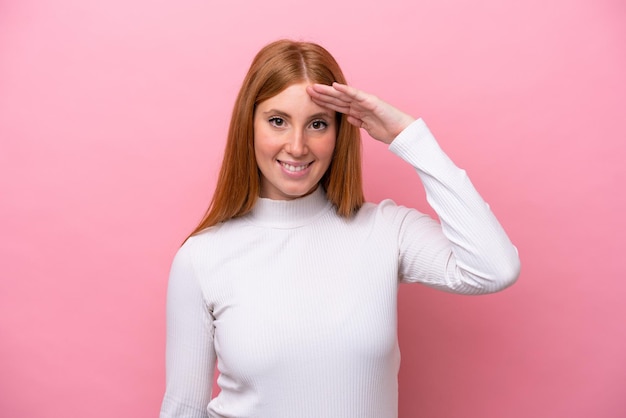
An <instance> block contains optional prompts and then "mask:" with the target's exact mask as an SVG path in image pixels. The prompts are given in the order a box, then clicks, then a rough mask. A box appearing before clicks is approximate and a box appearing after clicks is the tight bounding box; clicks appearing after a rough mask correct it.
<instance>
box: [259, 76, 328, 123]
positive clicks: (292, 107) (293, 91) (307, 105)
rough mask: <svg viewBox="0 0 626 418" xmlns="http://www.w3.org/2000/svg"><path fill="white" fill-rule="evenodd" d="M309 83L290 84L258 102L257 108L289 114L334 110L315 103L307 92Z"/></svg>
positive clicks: (307, 113)
mask: <svg viewBox="0 0 626 418" xmlns="http://www.w3.org/2000/svg"><path fill="white" fill-rule="evenodd" d="M309 85H310V83H298V84H292V85H290V86H289V87H287V88H286V89H284V90H283V91H281V92H280V93H278V94H277V95H276V96H273V97H270V98H269V99H267V100H265V101H263V102H261V103H259V104H258V105H257V109H258V110H260V111H261V112H267V111H272V110H275V111H280V112H283V113H286V114H289V115H294V116H296V115H309V114H318V113H326V114H328V115H329V116H332V115H334V113H335V112H333V111H330V110H328V109H326V108H323V107H321V106H319V105H317V104H316V103H315V102H313V100H312V99H311V96H309V93H307V91H306V88H307V86H309Z"/></svg>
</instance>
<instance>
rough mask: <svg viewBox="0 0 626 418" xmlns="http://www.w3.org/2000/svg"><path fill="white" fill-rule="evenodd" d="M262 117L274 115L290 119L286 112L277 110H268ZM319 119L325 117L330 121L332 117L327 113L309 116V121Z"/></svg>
mask: <svg viewBox="0 0 626 418" xmlns="http://www.w3.org/2000/svg"><path fill="white" fill-rule="evenodd" d="M263 114H264V115H266V116H267V115H270V114H274V115H280V116H282V117H284V118H287V119H291V115H290V114H289V113H287V112H283V111H282V110H278V109H270V110H268V111H265V112H263ZM321 117H326V118H329V119H332V116H331V114H330V113H328V112H319V113H315V114H313V115H311V116H309V118H310V119H316V118H321Z"/></svg>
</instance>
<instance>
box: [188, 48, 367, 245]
mask: <svg viewBox="0 0 626 418" xmlns="http://www.w3.org/2000/svg"><path fill="white" fill-rule="evenodd" d="M335 81H337V82H339V83H342V84H346V80H345V77H344V76H343V73H342V72H341V69H340V68H339V65H338V64H337V62H336V61H335V59H334V58H333V57H332V55H330V53H329V52H328V51H327V50H326V49H324V48H323V47H321V46H320V45H317V44H314V43H310V42H297V41H290V40H280V41H276V42H273V43H271V44H269V45H267V46H265V47H264V48H263V49H261V50H260V51H259V53H258V54H257V55H256V57H255V58H254V60H253V61H252V65H251V66H250V69H249V70H248V74H247V75H246V77H245V79H244V81H243V85H242V86H241V89H240V90H239V94H238V96H237V100H236V102H235V106H234V109H233V113H232V117H231V120H230V128H229V131H228V138H227V141H226V149H225V151H224V159H223V161H222V168H221V170H220V173H219V177H218V180H217V186H216V189H215V193H214V194H213V199H212V200H211V204H210V206H209V208H208V210H207V211H206V213H205V215H204V217H203V218H202V221H201V222H200V224H199V225H198V226H197V227H196V229H195V230H194V231H193V232H192V234H191V235H193V234H196V233H198V232H200V231H202V230H203V229H206V228H208V227H210V226H213V225H216V224H218V223H220V222H224V221H227V220H229V219H232V218H235V217H238V216H242V215H245V214H246V213H248V212H250V210H252V208H253V207H254V204H255V202H256V199H257V198H258V196H259V192H260V174H259V169H258V166H257V163H256V158H255V156H254V111H255V109H256V106H257V105H258V104H259V103H261V102H263V101H264V100H267V99H269V98H271V97H274V96H276V95H277V94H279V93H280V92H282V91H283V90H285V89H286V88H287V87H289V86H291V85H293V84H298V83H302V82H310V83H319V84H327V85H331V84H332V83H333V82H335ZM320 183H321V185H322V187H324V189H325V190H326V195H327V197H328V199H329V200H330V201H331V202H332V203H333V204H334V205H335V207H336V210H337V213H338V214H339V215H340V216H344V217H350V216H352V215H353V214H354V213H356V212H357V211H358V210H359V208H360V207H361V206H362V205H363V203H364V201H365V198H364V196H363V188H362V179H361V136H360V132H359V129H358V128H357V127H355V126H354V125H351V124H350V123H348V121H347V119H346V117H345V115H343V114H341V113H337V140H336V144H335V150H334V153H333V158H332V161H331V163H330V166H329V167H328V170H327V171H326V173H325V174H324V176H323V177H322V179H321V182H320Z"/></svg>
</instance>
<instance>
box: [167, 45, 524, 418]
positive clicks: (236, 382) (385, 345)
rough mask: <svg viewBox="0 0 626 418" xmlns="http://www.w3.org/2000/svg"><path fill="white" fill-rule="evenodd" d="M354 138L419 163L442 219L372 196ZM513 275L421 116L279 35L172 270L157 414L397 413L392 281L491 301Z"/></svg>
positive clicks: (258, 67)
mask: <svg viewBox="0 0 626 418" xmlns="http://www.w3.org/2000/svg"><path fill="white" fill-rule="evenodd" d="M361 128H362V129H364V130H365V131H367V133H368V134H369V135H370V136H371V137H372V138H374V139H376V140H379V141H382V142H384V143H387V144H390V146H389V149H390V151H391V152H393V153H395V154H397V155H398V156H400V157H401V158H402V159H403V160H405V161H406V162H407V163H408V164H411V165H412V166H413V167H415V169H416V171H417V173H418V175H419V178H420V179H421V182H422V184H423V186H424V187H425V189H426V194H427V199H428V202H429V203H430V205H431V206H432V207H433V209H434V210H435V211H436V213H437V215H438V216H439V219H440V223H439V222H436V221H434V220H433V219H431V218H429V217H428V216H426V215H424V214H421V213H420V212H418V211H416V210H414V209H409V208H405V207H401V206H397V205H396V204H395V203H393V202H392V201H389V200H386V201H383V202H382V203H380V204H371V203H365V202H364V198H363V192H362V189H361V161H360V136H359V129H361ZM415 187H416V188H417V187H420V186H419V184H417V183H416V184H415ZM518 272H519V259H518V255H517V251H516V249H515V247H514V246H513V245H512V244H511V242H510V241H509V239H508V238H507V236H506V234H505V232H504V231H503V229H502V227H501V226H500V224H499V223H498V221H497V220H496V218H495V217H494V216H493V214H492V213H491V211H490V210H489V207H488V206H487V204H486V203H485V202H484V201H483V200H482V199H481V197H480V196H479V195H478V193H477V192H476V190H475V189H474V187H473V186H472V184H471V183H470V181H469V179H468V177H467V176H466V174H465V172H464V171H463V170H461V169H459V168H457V167H456V166H455V165H454V164H453V163H452V162H451V161H450V159H449V158H448V157H447V156H446V155H445V154H444V153H443V152H442V150H441V149H440V147H439V146H438V144H437V142H436V141H435V139H434V137H433V136H432V134H431V133H430V131H429V129H428V128H427V126H426V125H425V123H424V122H423V121H422V120H421V119H417V120H415V119H414V118H413V117H411V116H409V115H408V114H405V113H403V112H401V111H400V110H398V109H396V108H394V107H393V106H391V105H389V104H387V103H385V102H384V101H382V100H380V99H378V98H377V97H375V96H373V95H370V94H367V93H365V92H362V91H360V90H357V89H355V88H352V87H349V86H347V85H346V81H345V79H344V77H343V74H342V73H341V70H340V68H339V66H338V65H337V63H336V62H335V60H334V59H333V57H332V56H331V55H330V54H329V53H328V52H327V51H326V50H325V49H323V48H322V47H320V46H319V45H316V44H312V43H306V42H293V41H288V40H283V41H278V42H274V43H272V44H270V45H268V46H266V47H265V48H263V49H262V50H261V51H260V52H259V53H258V54H257V56H256V57H255V59H254V61H253V63H252V66H251V68H250V70H249V72H248V74H247V76H246V78H245V80H244V82H243V86H242V87H241V90H240V92H239V96H238V98H237V101H236V103H235V107H234V111H233V115H232V120H231V124H230V131H229V134H228V141H227V145H226V150H225V155H224V161H223V164H222V169H221V171H220V175H219V179H218V184H217V188H216V191H215V194H214V196H213V200H212V202H211V205H210V207H209V209H208V211H207V213H206V215H205V217H204V219H203V220H202V222H201V223H200V225H199V226H198V228H197V229H196V230H195V231H194V232H193V233H192V234H191V236H190V237H189V238H188V239H187V241H186V242H185V243H184V245H183V246H182V247H181V248H180V250H179V251H178V253H177V255H176V257H175V259H174V262H173V265H172V270H171V273H170V281H169V287H168V299H167V368H166V372H167V385H166V386H167V387H166V392H165V396H164V399H163V404H162V409H161V417H162V418H166V417H172V418H173V417H215V418H217V417H237V418H244V417H255V418H259V417H268V418H306V417H315V418H351V417H353V418H365V417H371V418H395V417H397V411H398V406H397V392H398V391H397V374H398V368H399V363H400V354H399V349H398V341H397V330H396V324H397V321H396V300H397V291H398V285H399V283H400V282H419V283H423V284H426V285H428V286H432V287H435V288H438V289H442V290H445V291H449V292H454V293H463V294H483V293H490V292H496V291H499V290H502V289H504V288H505V287H507V286H509V285H511V284H512V283H513V282H514V281H515V280H516V279H517V276H518ZM216 363H217V365H216ZM216 367H217V369H218V370H219V378H218V384H219V387H220V389H221V390H220V393H219V395H218V396H216V397H215V398H212V393H211V389H212V382H213V376H214V373H215V370H216Z"/></svg>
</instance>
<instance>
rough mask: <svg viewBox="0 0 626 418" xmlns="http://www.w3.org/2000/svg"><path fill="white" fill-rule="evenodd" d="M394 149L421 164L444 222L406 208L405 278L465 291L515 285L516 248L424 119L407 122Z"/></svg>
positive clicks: (417, 165)
mask: <svg viewBox="0 0 626 418" xmlns="http://www.w3.org/2000/svg"><path fill="white" fill-rule="evenodd" d="M389 149H390V150H391V151H392V152H393V153H395V154H396V155H398V156H400V157H401V158H402V159H404V160H405V161H407V162H409V163H410V164H411V165H413V167H414V168H415V169H416V171H417V173H418V175H419V177H420V179H421V181H422V183H423V185H424V188H425V191H426V198H427V201H428V203H429V204H430V205H431V207H432V208H433V209H434V210H435V212H436V213H437V215H438V216H439V221H440V223H441V225H439V223H437V222H435V221H434V220H432V219H430V218H429V217H426V216H424V215H422V214H420V213H419V212H416V211H411V210H407V211H405V212H403V219H402V224H401V226H400V243H399V246H400V267H399V268H400V270H399V273H400V277H401V279H402V280H403V281H405V282H422V283H424V284H427V285H429V286H432V287H437V288H440V289H443V290H446V291H450V292H454V293H464V294H481V293H491V292H496V291H498V290H502V289H504V288H506V287H508V286H510V285H511V284H513V283H514V282H515V280H517V277H518V275H519V270H520V261H519V257H518V252H517V249H516V248H515V247H514V246H513V244H512V243H511V241H510V240H509V238H508V237H507V235H506V233H505V231H504V230H503V228H502V226H501V225H500V223H499V222H498V220H497V219H496V218H495V216H494V215H493V213H492V212H491V210H490V208H489V205H487V203H486V202H485V201H484V200H483V199H482V198H481V196H480V195H479V194H478V192H477V191H476V189H475V188H474V186H473V185H472V183H471V182H470V180H469V178H468V176H467V174H466V173H465V171H464V170H462V169H459V168H458V167H456V166H455V165H454V163H453V162H452V161H451V160H450V159H449V158H448V156H447V155H446V154H445V153H444V152H443V151H442V150H441V148H440V147H439V145H438V143H437V142H436V140H435V138H434V137H433V135H432V134H431V133H430V131H429V129H428V127H427V126H426V124H425V123H424V121H423V120H421V119H419V120H417V121H415V122H414V123H413V124H411V125H410V126H409V127H407V128H406V129H405V130H404V131H403V132H402V133H401V134H400V135H399V136H398V137H397V138H395V139H394V141H393V142H392V143H391V145H390V147H389ZM416 231H419V232H416Z"/></svg>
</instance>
